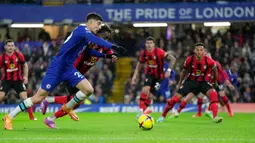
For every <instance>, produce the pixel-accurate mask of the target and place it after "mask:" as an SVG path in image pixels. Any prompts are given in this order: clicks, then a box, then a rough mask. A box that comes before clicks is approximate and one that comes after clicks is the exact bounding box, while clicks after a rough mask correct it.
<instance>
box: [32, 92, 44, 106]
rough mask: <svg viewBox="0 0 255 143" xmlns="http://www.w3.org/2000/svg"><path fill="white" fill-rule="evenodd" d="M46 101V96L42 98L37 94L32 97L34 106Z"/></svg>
mask: <svg viewBox="0 0 255 143" xmlns="http://www.w3.org/2000/svg"><path fill="white" fill-rule="evenodd" d="M44 99H45V96H40V95H38V94H35V95H34V96H33V97H31V101H32V103H33V104H39V103H41V102H42V101H43V100H44Z"/></svg>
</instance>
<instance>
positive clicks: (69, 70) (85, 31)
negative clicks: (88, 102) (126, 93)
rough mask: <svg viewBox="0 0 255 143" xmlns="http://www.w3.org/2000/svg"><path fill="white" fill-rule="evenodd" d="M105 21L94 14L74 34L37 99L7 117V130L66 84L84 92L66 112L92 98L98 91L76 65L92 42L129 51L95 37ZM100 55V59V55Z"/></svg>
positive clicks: (24, 103) (48, 74)
mask: <svg viewBox="0 0 255 143" xmlns="http://www.w3.org/2000/svg"><path fill="white" fill-rule="evenodd" d="M102 21H103V19H102V17H101V16H100V15H98V14H96V13H90V14H88V15H87V18H86V26H85V25H80V26H78V27H76V28H75V29H74V30H73V31H72V33H71V34H70V36H69V37H68V38H67V39H66V40H65V42H64V43H63V45H62V46H61V48H60V51H59V52H58V54H57V55H56V56H55V57H54V58H53V60H52V61H51V63H50V65H49V67H48V69H47V71H46V75H45V77H44V78H43V80H42V83H41V87H40V88H39V90H38V91H37V92H36V93H35V95H34V96H33V97H30V98H28V99H26V100H24V101H22V102H21V103H20V104H19V105H18V106H17V107H16V108H15V109H14V110H13V111H11V112H10V114H7V115H5V116H4V118H3V121H4V126H5V129H6V130H12V120H13V119H14V117H15V116H16V115H17V114H18V113H20V112H22V111H25V110H26V109H27V108H29V107H32V106H33V105H34V104H39V103H41V102H42V101H43V99H44V98H45V97H46V96H48V94H49V92H51V91H52V90H53V89H54V88H55V87H56V86H57V85H58V84H59V83H61V82H63V81H67V82H68V83H69V84H70V85H71V86H72V87H76V88H78V89H79V90H80V91H82V92H83V93H84V94H78V95H75V96H74V97H73V99H72V100H70V101H69V102H68V103H67V104H65V105H63V107H62V110H63V111H65V112H66V113H68V114H71V113H73V112H71V111H72V109H73V107H74V106H75V105H76V104H78V103H80V102H81V101H83V100H84V99H85V98H86V96H89V95H91V94H92V93H93V92H94V89H93V87H92V86H91V84H90V83H89V82H88V80H87V79H85V77H84V76H83V75H82V74H81V73H80V72H79V71H77V70H76V69H75V68H74V66H73V64H74V61H75V60H76V58H77V57H78V56H79V54H80V53H81V52H82V51H83V50H85V49H86V48H90V47H93V46H90V47H88V45H89V44H90V43H94V44H96V45H100V46H104V47H106V48H109V49H110V48H112V49H113V50H115V51H116V52H117V53H121V52H125V49H124V48H123V47H121V46H116V45H114V44H111V43H109V42H106V41H104V40H103V39H101V38H98V37H97V36H95V35H94V34H96V33H97V31H98V30H99V29H100V28H101V25H102ZM94 52H95V51H94ZM98 54H99V52H98ZM95 55H97V54H95ZM98 56H100V54H99V55H98ZM70 116H71V115H70Z"/></svg>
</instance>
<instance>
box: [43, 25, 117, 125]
mask: <svg viewBox="0 0 255 143" xmlns="http://www.w3.org/2000/svg"><path fill="white" fill-rule="evenodd" d="M97 35H98V37H101V38H103V39H104V40H108V39H109V38H110V36H111V29H110V27H109V26H107V25H104V26H102V28H101V29H100V30H99V31H98V33H97ZM93 46H96V48H95V49H96V50H97V51H99V52H102V53H104V54H106V57H107V58H111V59H112V62H115V61H116V60H117V56H115V55H114V54H113V53H114V52H113V51H112V50H109V49H106V48H104V47H102V46H97V45H94V44H93ZM98 60H99V58H98V57H94V56H90V55H89V54H88V52H87V49H86V50H84V51H83V52H82V53H81V55H80V56H79V57H78V58H77V59H76V61H75V63H74V67H75V68H76V69H77V70H78V71H79V72H80V73H82V74H83V75H84V76H85V75H86V73H87V71H88V70H89V69H90V68H92V67H93V66H94V65H95V64H96V62H97V61H98ZM67 90H68V92H69V94H70V95H72V96H55V97H53V96H48V97H46V98H45V100H43V102H42V103H41V111H42V114H43V115H44V114H45V113H46V110H47V106H48V104H49V103H58V104H65V103H67V102H68V101H70V100H71V99H72V98H73V95H74V94H75V93H77V92H78V91H79V89H77V88H76V87H70V86H69V85H67ZM77 94H83V93H82V92H78V93H77ZM81 103H82V102H81ZM75 108H78V106H76V107H75ZM66 114H67V113H65V112H64V111H63V110H62V109H60V110H58V111H57V112H55V113H54V115H52V116H49V117H47V118H45V119H44V123H45V124H46V125H47V126H48V127H50V128H56V127H55V122H54V120H55V119H57V118H59V117H62V116H64V115H66ZM71 118H72V119H73V120H75V121H77V120H79V118H78V116H76V117H75V118H73V116H71Z"/></svg>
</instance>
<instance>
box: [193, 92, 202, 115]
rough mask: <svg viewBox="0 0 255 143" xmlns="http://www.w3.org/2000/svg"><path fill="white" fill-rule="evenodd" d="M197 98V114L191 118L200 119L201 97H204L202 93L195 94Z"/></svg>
mask: <svg viewBox="0 0 255 143" xmlns="http://www.w3.org/2000/svg"><path fill="white" fill-rule="evenodd" d="M197 94H198V97H197V111H198V112H197V113H196V114H195V115H193V116H192V117H193V118H197V117H201V116H202V105H203V97H204V95H203V94H202V93H200V92H199V93H197Z"/></svg>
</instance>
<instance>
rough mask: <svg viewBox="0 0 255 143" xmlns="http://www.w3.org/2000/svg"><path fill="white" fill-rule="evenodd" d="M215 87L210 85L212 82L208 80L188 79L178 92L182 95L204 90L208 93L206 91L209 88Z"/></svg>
mask: <svg viewBox="0 0 255 143" xmlns="http://www.w3.org/2000/svg"><path fill="white" fill-rule="evenodd" d="M212 88H213V87H212V86H211V85H210V83H208V82H206V81H201V82H199V81H195V80H186V81H185V82H184V83H183V84H182V86H181V87H180V89H179V90H178V91H177V93H179V94H181V95H182V96H186V95H188V94H189V93H190V92H193V93H194V94H198V93H199V92H202V93H203V94H205V95H206V92H207V91H208V90H209V89H212Z"/></svg>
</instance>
